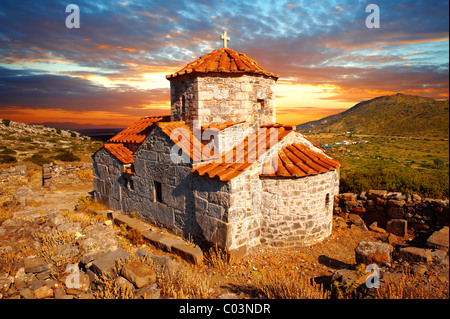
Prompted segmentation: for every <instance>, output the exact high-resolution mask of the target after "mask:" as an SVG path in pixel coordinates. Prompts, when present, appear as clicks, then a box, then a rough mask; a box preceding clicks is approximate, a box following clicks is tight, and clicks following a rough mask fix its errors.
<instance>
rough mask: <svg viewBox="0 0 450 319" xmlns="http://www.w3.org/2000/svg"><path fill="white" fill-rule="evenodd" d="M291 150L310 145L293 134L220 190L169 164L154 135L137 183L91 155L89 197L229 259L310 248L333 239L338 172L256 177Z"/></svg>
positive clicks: (163, 139)
mask: <svg viewBox="0 0 450 319" xmlns="http://www.w3.org/2000/svg"><path fill="white" fill-rule="evenodd" d="M293 142H299V143H304V144H308V143H309V144H310V142H309V141H308V140H306V139H304V138H303V136H302V135H301V134H300V133H298V132H295V131H292V132H291V133H289V134H288V135H287V136H286V137H285V138H284V139H283V140H282V141H281V142H280V143H278V144H277V145H276V146H273V147H272V148H270V150H268V151H267V152H266V153H265V154H264V155H263V156H261V157H260V158H259V159H258V160H257V161H256V162H255V163H254V165H252V166H250V167H249V168H247V170H245V171H244V172H243V173H242V174H240V175H239V176H237V177H236V178H233V179H232V180H231V181H230V182H221V181H220V180H218V179H210V178H207V177H205V176H198V175H193V174H191V173H190V170H191V169H192V167H193V166H192V164H191V163H182V162H180V163H178V164H176V163H174V162H173V161H172V160H171V156H170V150H171V148H172V147H173V145H174V144H173V142H172V141H171V140H170V138H169V137H168V136H167V135H166V134H164V133H163V132H162V131H161V129H160V128H159V127H156V128H155V129H154V131H153V132H152V133H151V134H150V135H149V136H148V137H147V138H146V140H145V141H144V142H143V144H142V145H141V147H140V148H139V150H138V151H137V152H136V153H135V155H134V168H135V175H128V174H124V173H122V169H123V168H122V164H121V163H120V162H119V161H118V160H117V159H115V158H114V157H113V156H112V155H111V154H109V152H107V151H106V150H105V149H102V150H100V151H99V152H97V153H96V154H95V156H94V161H95V164H94V169H95V172H96V173H95V174H96V177H95V178H94V189H95V191H96V193H98V195H97V196H98V198H99V199H101V200H103V201H105V202H106V203H108V205H109V206H110V207H111V208H112V209H118V210H122V211H123V212H125V213H129V212H131V211H135V212H136V215H137V216H138V217H139V218H141V219H143V220H145V221H148V222H150V223H153V224H156V225H158V226H161V227H164V228H166V229H168V230H170V231H172V232H174V233H175V234H178V235H182V236H185V237H187V236H192V237H193V238H195V239H196V240H198V241H199V242H209V243H211V244H215V243H217V244H218V245H219V247H221V248H225V249H228V250H229V251H230V252H231V253H232V254H234V253H235V252H237V254H245V253H246V252H247V250H248V249H251V248H252V247H255V246H258V245H260V244H261V243H267V244H270V245H275V246H287V245H299V244H300V245H309V244H312V243H315V242H318V241H320V240H322V239H324V238H325V237H327V236H328V235H329V234H330V232H331V220H332V209H333V203H332V202H333V196H334V195H336V194H337V193H338V185H339V172H338V171H331V172H327V173H324V174H319V175H317V176H310V177H305V178H298V179H282V178H265V177H261V176H260V173H261V167H262V165H263V164H264V163H265V162H266V161H267V160H268V159H269V158H272V157H274V156H276V154H277V153H278V150H279V149H280V148H282V147H284V146H286V144H291V143H293ZM309 144H308V145H309ZM311 147H312V146H311ZM194 165H195V164H194ZM158 189H160V190H161V193H160V194H159V196H158V195H157V193H158V192H159V190H158Z"/></svg>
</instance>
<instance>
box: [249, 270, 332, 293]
mask: <svg viewBox="0 0 450 319" xmlns="http://www.w3.org/2000/svg"><path fill="white" fill-rule="evenodd" d="M254 277H259V280H258V281H257V283H256V288H257V289H258V290H259V292H261V293H263V294H264V295H265V298H268V299H328V298H329V297H330V295H329V293H328V292H327V291H325V290H324V289H323V286H322V285H319V284H316V283H315V282H314V281H313V280H312V279H311V278H309V277H307V276H305V275H304V274H302V273H301V272H300V271H298V270H293V269H289V270H288V269H286V270H283V271H265V270H261V272H260V273H256V272H255V273H254Z"/></svg>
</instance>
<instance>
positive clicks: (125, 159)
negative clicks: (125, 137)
mask: <svg viewBox="0 0 450 319" xmlns="http://www.w3.org/2000/svg"><path fill="white" fill-rule="evenodd" d="M103 146H104V147H105V148H106V149H107V150H108V151H109V152H110V153H111V154H112V155H114V156H115V157H117V159H118V160H119V161H121V162H122V163H124V164H132V163H134V156H133V152H132V151H130V150H129V149H128V148H126V147H125V145H123V144H122V143H105V145H103Z"/></svg>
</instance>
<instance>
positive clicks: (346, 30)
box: [0, 0, 449, 127]
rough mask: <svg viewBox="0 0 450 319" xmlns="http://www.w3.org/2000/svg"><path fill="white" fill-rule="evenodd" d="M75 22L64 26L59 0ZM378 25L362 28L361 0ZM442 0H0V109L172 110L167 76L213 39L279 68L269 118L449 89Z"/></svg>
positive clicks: (132, 116)
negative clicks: (375, 10)
mask: <svg viewBox="0 0 450 319" xmlns="http://www.w3.org/2000/svg"><path fill="white" fill-rule="evenodd" d="M70 3H74V4H77V5H78V6H79V8H80V28H78V29H75V28H74V29H69V28H67V27H66V25H65V21H66V17H67V16H68V15H69V13H66V12H65V8H66V6H67V5H68V4H70ZM370 3H375V4H377V5H378V6H379V8H380V28H378V29H376V28H373V29H369V28H367V27H366V23H365V21H366V17H367V16H368V15H369V14H370V13H366V6H367V5H368V4H370ZM448 10H449V1H402V0H395V1H392V0H389V1H385V0H370V1H356V0H347V1H343V0H342V1H339V0H326V1H312V0H300V1H299V0H288V1H278V0H271V1H268V0H264V1H263V0H261V1H257V0H256V1H255V0H244V1H242V0H200V1H197V0H191V1H176V0H174V1H171V0H165V1H159V0H158V1H156V0H155V1H151V0H150V1H137V0H121V1H112V0H108V1H106V0H105V1H94V0H93V1H75V0H67V1H59V0H53V1H46V0H40V1H28V0H20V1H1V2H0V118H3V119H5V118H6V119H11V120H14V121H21V122H26V123H42V122H77V123H82V124H86V123H91V124H95V125H113V126H117V127H125V126H127V125H129V124H131V123H132V122H134V121H136V120H137V119H139V118H140V117H142V116H146V115H150V116H152V115H161V114H168V113H169V112H170V96H169V95H170V91H169V87H170V83H169V81H167V80H166V78H165V75H166V74H171V73H174V72H176V71H178V70H179V69H181V68H183V67H184V66H185V65H186V64H187V63H189V62H192V61H193V60H195V59H197V58H198V57H200V56H201V55H204V54H206V53H209V52H210V51H212V50H215V49H219V48H221V47H222V41H221V40H220V34H222V32H223V31H224V30H227V32H228V35H229V36H230V37H231V41H230V42H229V43H228V47H229V48H231V49H233V50H235V51H238V52H242V53H245V54H247V55H248V56H249V57H251V58H253V59H254V60H256V61H257V62H258V63H259V64H260V65H261V66H262V67H263V68H265V69H267V70H269V71H271V72H273V73H277V74H279V76H280V78H279V79H278V82H277V121H278V122H280V123H285V124H301V123H304V122H307V121H310V120H317V119H320V118H322V117H324V116H327V115H331V114H334V113H338V112H342V111H343V110H345V109H348V108H349V107H351V106H353V105H355V104H356V103H358V102H360V101H362V100H368V99H371V98H374V97H377V96H381V95H388V94H395V93H397V92H401V93H405V94H412V95H422V96H428V97H433V98H436V99H448V94H449V63H448V59H449V13H448Z"/></svg>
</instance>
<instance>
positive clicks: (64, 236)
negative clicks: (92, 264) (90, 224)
mask: <svg viewBox="0 0 450 319" xmlns="http://www.w3.org/2000/svg"><path fill="white" fill-rule="evenodd" d="M33 237H34V239H35V240H39V241H40V242H41V246H40V255H41V256H42V257H44V258H45V259H47V260H52V261H53V262H54V264H55V266H57V267H61V266H64V265H67V264H74V263H77V262H78V254H76V256H74V255H71V254H68V255H66V254H65V253H64V252H62V253H60V252H58V251H57V249H58V248H59V247H61V246H62V247H66V248H70V247H75V246H76V242H77V236H76V234H69V233H67V232H61V231H58V230H57V231H54V232H53V233H51V234H44V233H41V232H40V233H35V234H34V236H33Z"/></svg>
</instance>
